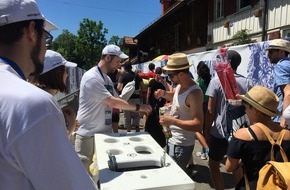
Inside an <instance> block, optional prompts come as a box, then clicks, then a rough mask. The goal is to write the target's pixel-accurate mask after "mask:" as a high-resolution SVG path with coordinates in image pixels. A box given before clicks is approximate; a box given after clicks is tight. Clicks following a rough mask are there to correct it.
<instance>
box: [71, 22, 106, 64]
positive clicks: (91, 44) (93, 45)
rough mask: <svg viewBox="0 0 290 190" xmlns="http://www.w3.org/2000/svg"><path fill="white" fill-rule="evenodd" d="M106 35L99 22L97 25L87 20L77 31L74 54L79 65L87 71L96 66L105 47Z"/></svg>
mask: <svg viewBox="0 0 290 190" xmlns="http://www.w3.org/2000/svg"><path fill="white" fill-rule="evenodd" d="M107 33H108V30H107V29H106V28H103V23H102V22H101V21H99V22H98V24H97V23H96V22H95V21H92V20H89V19H83V21H82V22H81V23H80V28H79V30H78V38H77V43H76V52H77V55H78V56H79V58H80V59H81V61H82V62H80V65H82V66H83V68H84V69H86V70H88V69H89V68H91V67H92V66H94V65H97V63H98V61H99V60H100V57H101V52H102V49H103V48H104V47H105V46H106V44H107V40H106V38H105V35H106V34H107Z"/></svg>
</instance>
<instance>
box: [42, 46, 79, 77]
mask: <svg viewBox="0 0 290 190" xmlns="http://www.w3.org/2000/svg"><path fill="white" fill-rule="evenodd" d="M61 65H64V66H66V67H76V66H77V64H76V63H73V62H70V61H67V60H65V59H64V58H63V57H62V56H61V54H60V53H58V52H55V51H52V50H46V53H45V58H44V62H43V71H42V73H41V74H44V73H46V72H48V71H50V70H52V69H54V68H56V67H59V66H61Z"/></svg>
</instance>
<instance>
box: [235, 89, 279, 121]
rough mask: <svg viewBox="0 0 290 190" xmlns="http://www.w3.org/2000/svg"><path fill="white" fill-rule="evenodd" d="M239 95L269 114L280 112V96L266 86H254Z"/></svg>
mask: <svg viewBox="0 0 290 190" xmlns="http://www.w3.org/2000/svg"><path fill="white" fill-rule="evenodd" d="M238 97H239V98H241V99H242V100H244V101H245V102H247V103H248V104H250V105H251V106H253V107H254V108H256V109H257V110H259V111H260V112H262V113H264V114H266V115H268V116H271V117H273V116H276V115H278V114H279V112H278V110H277V106H278V104H279V98H278V97H277V96H276V94H275V93H274V92H273V91H271V90H270V89H268V88H266V87H263V86H254V87H253V88H252V89H251V90H250V91H248V92H247V93H246V94H245V95H238Z"/></svg>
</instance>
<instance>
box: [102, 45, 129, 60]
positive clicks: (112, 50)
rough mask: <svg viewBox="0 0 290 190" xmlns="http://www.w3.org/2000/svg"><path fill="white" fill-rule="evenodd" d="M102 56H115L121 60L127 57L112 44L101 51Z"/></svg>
mask: <svg viewBox="0 0 290 190" xmlns="http://www.w3.org/2000/svg"><path fill="white" fill-rule="evenodd" d="M102 55H116V56H118V57H120V58H121V59H127V58H128V57H129V56H128V55H126V54H125V53H123V52H122V51H121V49H120V48H119V47H118V46H116V45H112V44H111V45H107V46H106V47H105V48H104V49H103V51H102Z"/></svg>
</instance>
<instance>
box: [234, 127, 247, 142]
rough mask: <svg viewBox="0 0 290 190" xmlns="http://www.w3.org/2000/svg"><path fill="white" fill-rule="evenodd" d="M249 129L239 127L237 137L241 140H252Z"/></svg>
mask: <svg viewBox="0 0 290 190" xmlns="http://www.w3.org/2000/svg"><path fill="white" fill-rule="evenodd" d="M247 130H248V129H247V128H240V129H238V130H237V131H236V133H235V137H236V138H237V139H240V140H245V141H247V140H250V136H249V133H248V131H247Z"/></svg>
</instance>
